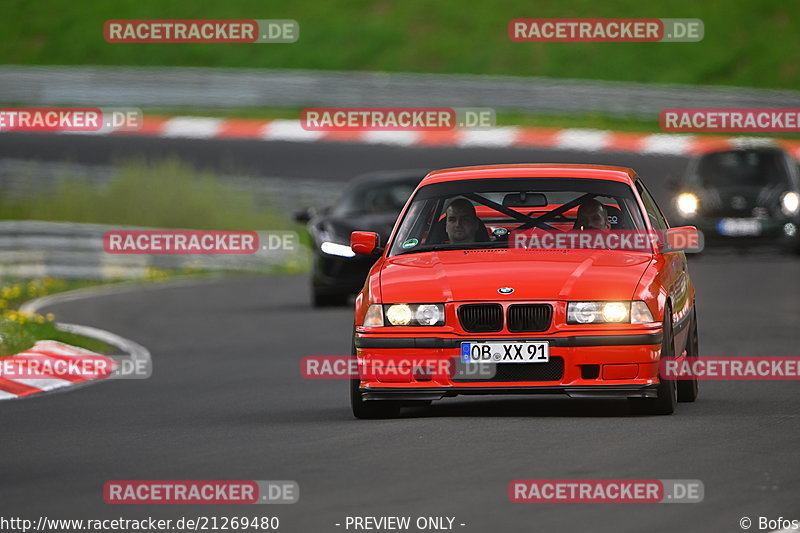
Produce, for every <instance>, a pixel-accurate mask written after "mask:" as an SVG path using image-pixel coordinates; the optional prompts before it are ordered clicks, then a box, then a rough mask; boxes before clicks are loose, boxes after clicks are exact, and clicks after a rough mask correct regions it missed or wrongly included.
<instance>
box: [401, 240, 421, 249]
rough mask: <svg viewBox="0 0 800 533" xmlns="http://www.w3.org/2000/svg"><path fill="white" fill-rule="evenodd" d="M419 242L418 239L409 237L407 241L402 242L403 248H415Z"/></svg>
mask: <svg viewBox="0 0 800 533" xmlns="http://www.w3.org/2000/svg"><path fill="white" fill-rule="evenodd" d="M418 244H419V241H418V240H417V239H408V240H407V241H406V242H404V243H403V244H402V246H403V248H413V247H415V246H416V245H418Z"/></svg>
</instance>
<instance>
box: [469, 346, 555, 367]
mask: <svg viewBox="0 0 800 533" xmlns="http://www.w3.org/2000/svg"><path fill="white" fill-rule="evenodd" d="M548 361H550V344H549V343H548V342H547V341H530V342H462V343H461V362H463V363H546V362H548Z"/></svg>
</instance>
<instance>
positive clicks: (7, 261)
mask: <svg viewBox="0 0 800 533" xmlns="http://www.w3.org/2000/svg"><path fill="white" fill-rule="evenodd" d="M133 229H150V230H152V229H154V228H134V227H121V226H105V225H98V224H75V223H71V222H67V223H63V222H41V221H2V222H0V278H2V277H4V276H7V277H21V278H34V277H36V278H38V277H44V276H48V277H53V278H65V279H131V278H142V277H145V276H147V275H148V274H149V272H150V269H151V268H158V269H200V270H246V271H262V270H265V269H267V268H269V267H273V266H277V265H288V264H292V263H294V264H295V265H297V266H300V265H302V264H304V261H306V256H307V254H306V251H305V250H304V249H303V248H302V247H300V246H298V247H297V248H296V249H295V250H269V251H258V252H256V253H254V254H247V255H201V254H181V255H154V254H136V255H128V254H124V255H121V254H109V253H106V252H105V250H104V249H103V235H104V234H105V233H106V232H107V231H109V230H133Z"/></svg>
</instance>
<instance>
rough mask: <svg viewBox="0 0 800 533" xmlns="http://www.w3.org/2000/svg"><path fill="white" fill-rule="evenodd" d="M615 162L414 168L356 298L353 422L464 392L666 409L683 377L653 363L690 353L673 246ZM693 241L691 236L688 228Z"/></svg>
mask: <svg viewBox="0 0 800 533" xmlns="http://www.w3.org/2000/svg"><path fill="white" fill-rule="evenodd" d="M687 235H689V236H690V237H692V236H696V235H697V231H696V229H695V228H692V227H690V226H688V227H682V228H670V227H669V224H668V223H667V221H666V219H665V217H664V215H663V214H662V212H661V210H660V209H659V207H658V206H657V205H656V202H655V201H654V200H653V197H652V196H651V194H650V193H649V192H648V190H647V188H646V187H645V185H644V183H643V182H642V180H641V179H640V178H639V177H638V176H637V175H636V173H635V172H634V171H633V170H631V169H628V168H621V167H610V166H597V165H554V164H518V165H493V166H480V167H464V168H453V169H447V170H439V171H434V172H431V173H430V174H428V175H427V176H426V177H425V178H424V179H423V180H422V182H421V183H420V184H419V185H418V186H417V188H416V190H415V191H414V193H413V194H412V196H411V198H410V199H409V200H408V202H407V204H406V205H405V207H404V208H403V211H402V213H401V214H400V216H399V218H398V220H397V222H396V224H395V227H394V229H393V231H392V233H391V236H390V237H389V239H388V241H387V242H386V243H385V245H384V243H381V242H379V241H380V238H379V237H378V235H377V234H376V233H370V232H358V231H357V232H353V234H352V236H351V247H352V249H353V251H354V252H356V253H359V254H367V255H375V256H379V258H378V260H377V261H376V263H375V265H374V266H373V267H372V269H371V271H370V273H369V276H368V277H367V280H366V283H365V284H364V287H363V288H362V290H361V292H360V293H359V294H358V296H357V298H356V305H355V330H354V336H353V337H354V338H353V356H354V357H356V358H357V362H358V368H359V375H358V377H357V378H354V379H352V381H351V404H352V409H353V414H354V415H355V416H356V417H358V418H384V417H392V416H396V415H397V414H399V412H400V409H401V408H402V407H404V406H419V405H427V404H430V403H431V402H432V401H433V400H439V399H442V398H445V397H452V396H458V395H467V394H470V395H474V394H564V395H567V396H569V397H572V398H623V399H627V400H628V402H629V403H630V404H631V406H632V407H633V408H634V410H635V411H637V412H644V413H650V414H671V413H672V412H673V411H674V409H675V406H676V402H679V401H680V402H692V401H694V400H695V399H696V397H697V391H698V386H697V381H696V380H694V379H671V378H670V377H669V376H665V375H664V372H663V371H661V370H660V369H663V368H664V365H663V364H662V363H663V362H665V361H667V360H671V359H674V360H678V361H679V362H680V361H681V360H682V359H684V358H695V357H698V335H697V315H696V312H695V290H694V286H693V284H692V281H691V278H690V276H689V272H688V269H687V261H686V255H685V251H686V249H688V248H689V247H690V246H691V245H692V241H693V239H692V238H689V239H687V238H685V237H686V236H687ZM695 240H696V239H695Z"/></svg>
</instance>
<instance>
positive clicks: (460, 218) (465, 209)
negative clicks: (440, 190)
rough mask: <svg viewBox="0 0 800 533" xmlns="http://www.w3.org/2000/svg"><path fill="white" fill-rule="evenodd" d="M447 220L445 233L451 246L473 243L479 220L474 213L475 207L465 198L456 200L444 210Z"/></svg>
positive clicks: (479, 223)
mask: <svg viewBox="0 0 800 533" xmlns="http://www.w3.org/2000/svg"><path fill="white" fill-rule="evenodd" d="M445 213H446V215H447V220H446V222H445V231H447V238H448V239H449V240H450V242H451V243H453V244H462V243H468V242H475V235H476V234H477V231H478V228H479V227H480V225H481V220H480V219H479V218H478V215H477V213H476V212H475V206H474V205H472V202H470V201H469V200H467V199H466V198H456V199H455V200H453V201H452V202H450V205H448V206H447V209H446V210H445Z"/></svg>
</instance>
